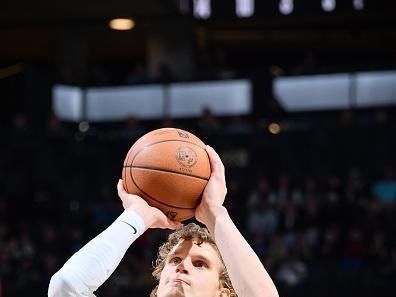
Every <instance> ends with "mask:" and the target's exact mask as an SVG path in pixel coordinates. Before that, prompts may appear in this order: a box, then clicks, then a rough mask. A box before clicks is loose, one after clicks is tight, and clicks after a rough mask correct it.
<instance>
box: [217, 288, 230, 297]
mask: <svg viewBox="0 0 396 297" xmlns="http://www.w3.org/2000/svg"><path fill="white" fill-rule="evenodd" d="M218 296H219V297H230V296H231V291H230V290H229V289H227V288H221V289H220V290H219V295H218Z"/></svg>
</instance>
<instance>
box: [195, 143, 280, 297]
mask: <svg viewBox="0 0 396 297" xmlns="http://www.w3.org/2000/svg"><path fill="white" fill-rule="evenodd" d="M206 150H207V152H208V155H209V158H210V164H211V167H212V175H211V177H210V180H209V182H208V185H207V186H206V188H205V191H204V193H203V196H202V202H201V204H200V205H199V206H198V208H197V210H196V213H195V216H196V218H197V220H198V221H200V222H201V223H203V224H205V225H206V227H207V228H208V229H209V231H210V233H211V234H212V236H213V237H214V240H215V242H216V245H217V247H218V248H219V251H220V254H221V256H222V257H223V260H224V263H225V265H226V268H227V271H228V274H229V276H230V279H231V282H232V284H233V287H234V289H235V291H236V293H237V294H238V296H239V297H258V296H260V297H278V296H279V295H278V291H277V289H276V287H275V285H274V283H273V281H272V279H271V277H270V276H269V274H268V273H267V271H266V270H265V268H264V266H263V265H262V263H261V261H260V259H259V258H258V256H257V255H256V254H255V252H254V251H253V249H252V248H251V247H250V245H249V244H248V243H247V241H246V240H245V238H244V237H243V236H242V234H241V233H240V232H239V230H238V229H237V227H236V226H235V224H234V223H233V221H232V219H231V218H230V216H229V215H228V212H227V210H226V208H225V207H224V206H223V202H224V199H225V196H226V193H227V188H226V182H225V173H224V165H223V163H222V162H221V159H220V157H219V156H218V154H217V153H216V152H215V151H214V149H213V148H211V147H209V146H207V149H206Z"/></svg>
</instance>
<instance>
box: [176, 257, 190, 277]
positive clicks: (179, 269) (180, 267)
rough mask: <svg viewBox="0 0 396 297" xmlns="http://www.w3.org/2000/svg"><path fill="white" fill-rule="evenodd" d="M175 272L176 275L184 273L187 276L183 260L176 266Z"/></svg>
mask: <svg viewBox="0 0 396 297" xmlns="http://www.w3.org/2000/svg"><path fill="white" fill-rule="evenodd" d="M176 272H177V273H185V274H188V269H187V267H186V263H185V260H183V261H181V262H180V263H179V265H177V266H176Z"/></svg>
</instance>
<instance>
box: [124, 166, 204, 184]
mask: <svg viewBox="0 0 396 297" xmlns="http://www.w3.org/2000/svg"><path fill="white" fill-rule="evenodd" d="M124 168H138V169H147V170H152V171H163V172H169V173H174V174H179V175H185V176H190V177H194V178H198V179H202V180H205V181H209V178H204V177H202V176H198V175H193V174H187V173H184V172H178V171H174V170H169V169H163V168H155V167H146V166H136V165H128V166H124Z"/></svg>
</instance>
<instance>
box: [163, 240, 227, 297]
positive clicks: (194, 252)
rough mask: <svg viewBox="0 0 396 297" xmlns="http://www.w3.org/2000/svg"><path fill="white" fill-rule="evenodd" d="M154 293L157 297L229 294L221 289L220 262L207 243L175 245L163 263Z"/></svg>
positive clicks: (204, 296)
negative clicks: (155, 292)
mask: <svg viewBox="0 0 396 297" xmlns="http://www.w3.org/2000/svg"><path fill="white" fill-rule="evenodd" d="M164 261H165V266H164V269H163V270H162V272H161V278H160V282H159V286H158V290H157V296H158V297H171V296H172V297H176V296H185V297H215V296H223V297H224V296H227V295H229V291H228V289H221V288H220V282H219V275H220V272H221V271H222V263H221V260H220V258H219V256H218V253H217V251H216V250H215V249H214V247H213V246H211V245H210V244H209V243H206V242H204V243H202V244H201V245H197V244H196V243H195V242H194V241H192V240H186V241H181V242H179V243H178V244H177V245H176V246H175V247H174V248H173V249H172V251H171V252H170V253H169V255H168V256H167V258H166V259H165V260H164Z"/></svg>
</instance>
